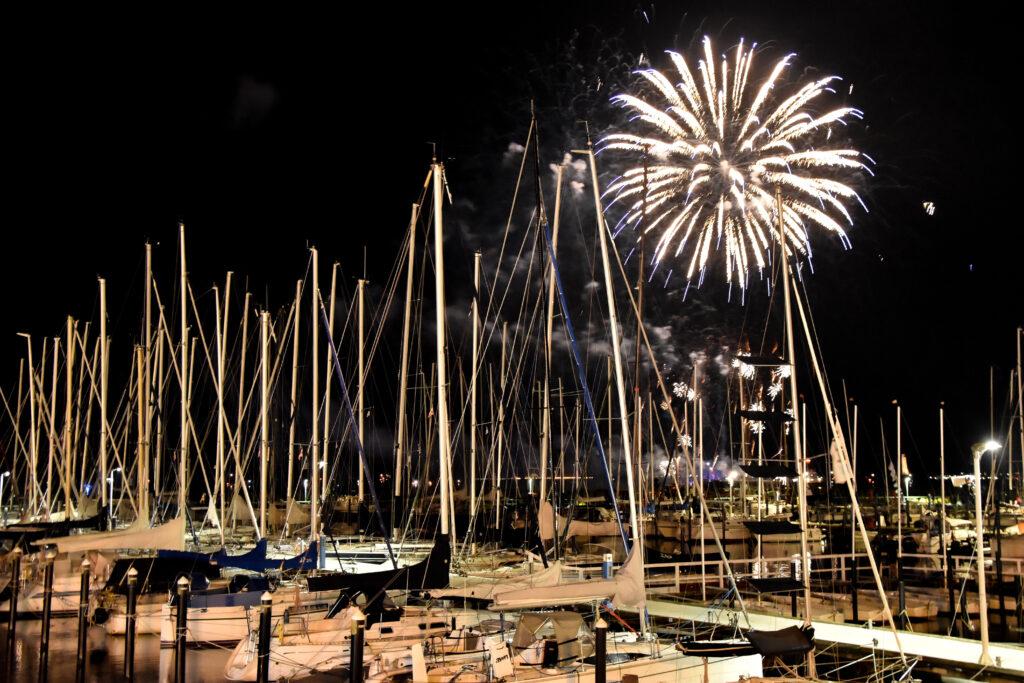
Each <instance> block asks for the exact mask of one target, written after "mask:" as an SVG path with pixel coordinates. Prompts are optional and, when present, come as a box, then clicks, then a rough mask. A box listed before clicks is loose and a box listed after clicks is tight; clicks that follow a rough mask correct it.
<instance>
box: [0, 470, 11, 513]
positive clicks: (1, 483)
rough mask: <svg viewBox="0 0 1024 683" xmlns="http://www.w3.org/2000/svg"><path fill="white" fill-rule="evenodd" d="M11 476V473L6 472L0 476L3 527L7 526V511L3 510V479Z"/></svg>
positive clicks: (0, 508) (0, 503) (0, 504)
mask: <svg viewBox="0 0 1024 683" xmlns="http://www.w3.org/2000/svg"><path fill="white" fill-rule="evenodd" d="M9 476H11V471H10V470H7V471H6V472H4V473H3V474H0V511H2V512H3V517H4V526H7V511H6V510H4V479H6V478H7V477H9Z"/></svg>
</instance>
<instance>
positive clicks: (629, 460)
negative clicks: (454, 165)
mask: <svg viewBox="0 0 1024 683" xmlns="http://www.w3.org/2000/svg"><path fill="white" fill-rule="evenodd" d="M587 155H588V156H589V157H590V179H591V185H592V186H593V190H594V208H595V209H596V213H597V230H598V236H597V241H598V243H599V244H600V246H601V264H602V266H603V267H604V284H605V292H606V294H607V298H608V324H609V326H610V327H611V334H612V357H613V360H614V363H615V388H616V390H617V392H618V398H619V418H620V420H619V424H620V426H621V427H622V444H623V455H624V457H625V460H626V462H625V466H626V485H627V486H628V487H629V523H630V526H631V527H632V532H633V533H632V536H633V543H635V544H637V545H640V525H639V524H638V521H637V514H636V486H635V483H634V481H633V455H632V450H633V449H632V441H631V440H630V434H629V418H628V417H627V416H628V411H629V408H628V407H627V405H626V387H625V384H624V382H623V374H622V358H621V356H620V354H619V350H620V349H621V348H622V341H621V339H620V338H619V321H618V317H617V316H616V314H615V296H614V293H613V291H612V284H613V283H612V272H611V265H610V264H609V261H608V245H607V244H606V239H607V236H606V235H605V233H606V232H607V228H606V226H605V223H604V209H603V208H602V207H601V195H600V190H599V186H598V181H597V166H596V165H595V162H594V150H593V148H592V147H591V148H588V150H587ZM610 449H611V444H610V443H609V450H610ZM627 551H628V548H627Z"/></svg>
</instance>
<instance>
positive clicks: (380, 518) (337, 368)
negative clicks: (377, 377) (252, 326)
mask: <svg viewBox="0 0 1024 683" xmlns="http://www.w3.org/2000/svg"><path fill="white" fill-rule="evenodd" d="M314 295H315V296H316V298H317V302H318V303H319V304H320V306H319V308H320V320H321V322H322V323H323V325H324V330H325V332H326V334H327V341H328V344H329V345H330V347H331V357H332V358H333V359H334V374H335V375H336V376H337V378H338V382H339V383H340V384H341V394H342V396H344V398H345V409H346V410H347V411H348V419H349V420H350V421H351V422H352V435H353V438H354V439H355V442H356V447H357V448H358V449H359V458H360V459H361V460H362V461H363V468H364V469H365V470H366V472H367V473H369V471H370V463H369V462H367V459H366V453H365V452H364V451H363V441H362V438H361V437H362V435H361V434H360V433H359V427H358V426H357V425H356V419H355V413H354V412H353V411H352V402H351V401H350V400H349V396H348V387H347V386H346V385H345V376H344V375H343V374H342V372H341V363H339V362H338V352H337V350H335V348H334V340H333V339H331V328H330V323H329V322H328V320H327V311H326V310H325V309H324V302H323V299H322V298H321V297H320V293H319V292H314ZM367 478H368V479H369V482H368V483H369V484H370V486H369V489H370V495H371V496H372V497H373V506H374V508H375V510H376V512H377V523H378V524H380V532H381V535H383V536H384V543H385V544H386V545H387V547H388V557H390V558H391V564H392V565H394V568H395V569H398V562H397V561H396V560H395V554H394V552H393V551H392V550H391V535H390V534H389V533H388V531H387V527H386V526H385V525H384V514H383V513H382V512H381V507H380V501H378V500H377V487H376V486H374V484H373V479H372V478H369V477H367ZM311 523H313V524H315V523H316V520H311Z"/></svg>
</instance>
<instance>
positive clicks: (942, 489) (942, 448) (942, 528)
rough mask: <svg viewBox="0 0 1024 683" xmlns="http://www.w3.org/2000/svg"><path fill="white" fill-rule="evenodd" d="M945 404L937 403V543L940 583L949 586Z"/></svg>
mask: <svg viewBox="0 0 1024 683" xmlns="http://www.w3.org/2000/svg"><path fill="white" fill-rule="evenodd" d="M944 413H945V406H944V404H943V403H939V501H940V502H939V520H940V524H939V543H940V544H941V546H942V547H941V548H940V551H941V552H942V569H943V572H942V583H943V584H944V587H945V588H949V572H948V571H946V564H947V563H948V562H949V556H948V555H947V554H946V420H945V414H944Z"/></svg>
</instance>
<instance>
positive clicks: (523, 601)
mask: <svg viewBox="0 0 1024 683" xmlns="http://www.w3.org/2000/svg"><path fill="white" fill-rule="evenodd" d="M644 598H645V594H644V581H643V564H642V559H641V554H640V551H639V546H637V545H636V544H634V545H633V547H632V548H631V549H630V551H629V557H627V558H626V561H625V562H623V563H622V566H621V567H620V568H619V571H618V573H617V574H616V575H615V577H614V578H611V579H594V580H589V581H574V582H571V583H559V584H556V585H554V586H540V587H534V588H524V589H520V590H513V591H506V592H503V593H499V594H498V595H497V596H495V598H494V603H493V604H492V605H491V609H492V610H512V609H517V610H518V609H537V608H541V607H553V606H558V605H575V604H580V603H587V602H595V601H602V600H611V601H612V604H613V605H615V606H616V607H636V606H637V605H641V604H643V602H644Z"/></svg>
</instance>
